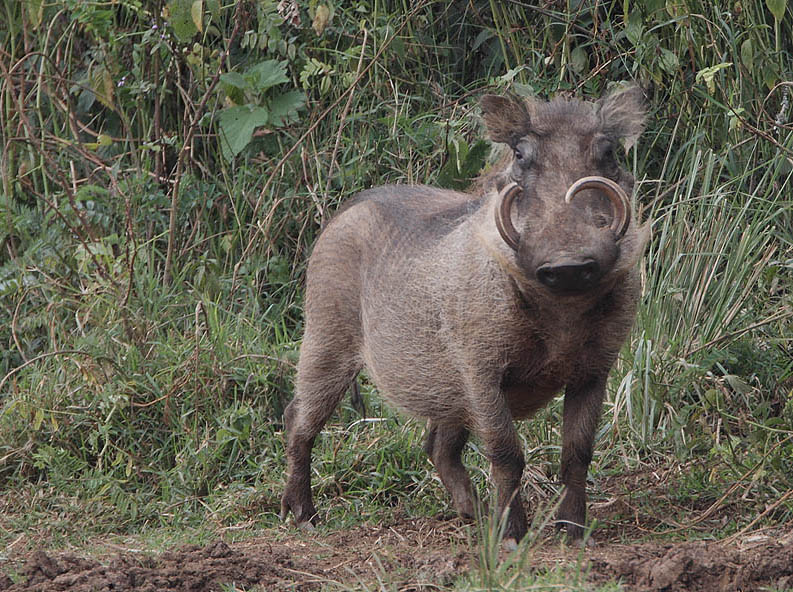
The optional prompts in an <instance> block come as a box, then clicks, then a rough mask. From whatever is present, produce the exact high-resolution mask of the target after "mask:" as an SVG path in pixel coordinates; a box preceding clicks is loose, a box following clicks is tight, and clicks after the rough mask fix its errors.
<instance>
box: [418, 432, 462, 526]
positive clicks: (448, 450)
mask: <svg viewBox="0 0 793 592" xmlns="http://www.w3.org/2000/svg"><path fill="white" fill-rule="evenodd" d="M467 441H468V430H467V429H465V428H464V427H463V426H448V425H438V424H435V423H433V422H432V421H430V422H428V424H427V439H426V441H425V443H424V450H425V451H426V453H427V454H428V455H429V457H430V460H431V461H432V464H433V465H435V468H436V469H437V470H438V474H439V475H440V477H441V481H442V482H443V484H444V485H445V486H446V489H448V490H449V493H450V494H451V495H452V501H453V503H454V507H455V509H456V510H457V512H458V513H459V514H460V516H462V517H464V518H473V517H474V501H473V495H472V487H471V478H470V477H469V476H468V471H467V470H466V469H465V467H464V466H463V463H462V452H463V448H464V447H465V443H466V442H467Z"/></svg>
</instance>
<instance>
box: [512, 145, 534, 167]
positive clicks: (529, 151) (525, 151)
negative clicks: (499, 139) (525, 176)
mask: <svg viewBox="0 0 793 592" xmlns="http://www.w3.org/2000/svg"><path fill="white" fill-rule="evenodd" d="M512 153H513V155H514V156H515V163H516V164H517V165H518V166H520V168H522V169H525V168H528V167H529V166H531V164H532V160H533V159H534V154H535V147H534V144H533V143H532V142H531V141H529V140H527V139H524V140H522V141H520V142H518V143H517V145H516V146H514V147H513V148H512Z"/></svg>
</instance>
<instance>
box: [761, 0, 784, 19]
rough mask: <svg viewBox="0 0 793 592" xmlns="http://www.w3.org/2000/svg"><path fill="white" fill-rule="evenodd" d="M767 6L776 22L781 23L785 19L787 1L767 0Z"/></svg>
mask: <svg viewBox="0 0 793 592" xmlns="http://www.w3.org/2000/svg"><path fill="white" fill-rule="evenodd" d="M765 5H766V6H768V10H770V11H771V14H773V15H774V18H775V19H776V20H778V21H781V20H782V19H783V18H784V16H785V8H787V0H765Z"/></svg>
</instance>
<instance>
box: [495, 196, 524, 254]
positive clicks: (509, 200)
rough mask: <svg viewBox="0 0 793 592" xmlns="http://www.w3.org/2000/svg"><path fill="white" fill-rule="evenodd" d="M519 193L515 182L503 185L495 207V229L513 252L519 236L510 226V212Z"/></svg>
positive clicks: (513, 227)
mask: <svg viewBox="0 0 793 592" xmlns="http://www.w3.org/2000/svg"><path fill="white" fill-rule="evenodd" d="M520 192H521V189H520V185H518V184H517V183H515V182H512V183H509V184H508V185H505V186H504V188H503V189H502V190H501V191H500V192H499V194H498V196H499V198H500V202H499V204H498V205H497V207H496V228H498V232H499V234H500V235H501V238H503V239H504V242H505V243H507V244H508V245H509V246H510V247H512V250H513V251H517V250H518V243H519V242H520V234H518V231H517V230H515V226H514V225H513V224H512V217H511V212H512V204H513V203H514V201H515V198H516V197H517V196H518V194H519V193H520Z"/></svg>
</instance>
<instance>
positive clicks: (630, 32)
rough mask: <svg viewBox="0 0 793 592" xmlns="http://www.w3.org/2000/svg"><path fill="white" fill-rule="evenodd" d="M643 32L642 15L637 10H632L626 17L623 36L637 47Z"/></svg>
mask: <svg viewBox="0 0 793 592" xmlns="http://www.w3.org/2000/svg"><path fill="white" fill-rule="evenodd" d="M643 32H644V24H643V23H642V15H641V13H640V12H639V11H638V10H634V11H633V12H631V13H630V15H629V16H628V24H627V25H626V26H625V36H626V37H627V38H628V41H630V42H631V43H632V44H633V45H638V44H639V41H640V40H641V38H642V33H643Z"/></svg>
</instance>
